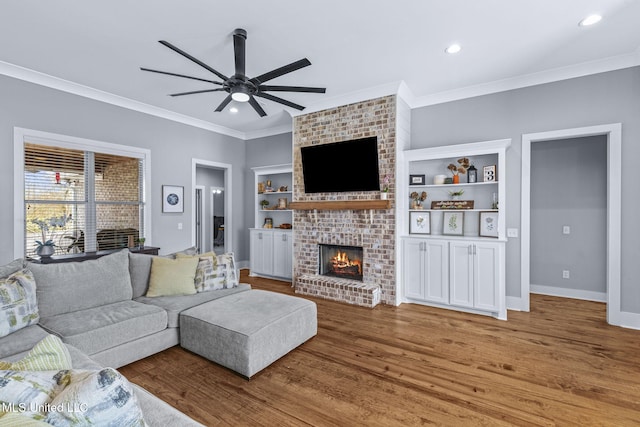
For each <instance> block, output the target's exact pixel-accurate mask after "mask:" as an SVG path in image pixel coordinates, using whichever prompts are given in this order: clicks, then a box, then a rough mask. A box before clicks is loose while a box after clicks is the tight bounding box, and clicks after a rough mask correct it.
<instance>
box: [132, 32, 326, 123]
mask: <svg viewBox="0 0 640 427" xmlns="http://www.w3.org/2000/svg"><path fill="white" fill-rule="evenodd" d="M246 40H247V32H246V31H245V30H243V29H241V28H238V29H236V30H235V31H234V32H233V50H234V54H235V55H234V56H235V65H236V69H235V71H236V72H235V74H234V75H233V76H231V77H227V76H225V75H224V74H222V73H220V72H218V71H216V70H214V69H213V68H211V67H210V66H208V65H207V64H205V63H204V62H202V61H200V60H199V59H197V58H195V57H193V56H191V55H189V54H188V53H187V52H185V51H183V50H181V49H179V48H178V47H176V46H174V45H172V44H171V43H169V42H168V41H165V40H160V41H159V43H161V44H162V45H164V46H166V47H168V48H169V49H171V50H173V51H174V52H176V53H179V54H180V55H182V56H184V57H185V58H187V59H189V60H191V61H193V62H195V63H196V64H198V65H199V66H201V67H202V68H204V69H206V70H208V71H210V72H212V73H213V74H215V75H216V76H217V77H218V78H220V79H221V80H222V81H221V82H218V81H214V80H207V79H201V78H199V77H193V76H186V75H184V74H176V73H170V72H168V71H160V70H152V69H150V68H144V67H140V69H141V70H142V71H149V72H152V73H159V74H166V75H168V76H174V77H182V78H185V79H192V80H199V81H202V82H206V83H211V84H214V85H218V86H220V87H217V88H215V89H203V90H194V91H190V92H181V93H173V94H171V95H170V96H184V95H193V94H196V93H206V92H222V91H224V92H227V93H228V94H229V95H228V96H227V97H226V98H225V99H224V101H222V102H221V103H220V105H218V108H216V112H220V111H222V110H224V108H225V107H226V106H227V105H228V104H229V103H230V102H231V100H234V101H238V102H249V104H250V105H251V106H252V107H253V109H254V110H256V112H257V113H258V114H259V115H260V117H264V116H266V115H267V113H265V111H264V110H263V109H262V107H261V106H260V104H258V101H256V99H255V97H256V96H258V97H260V98H264V99H268V100H269V101H273V102H277V103H280V104H283V105H286V106H288V107H291V108H295V109H297V110H304V107H303V106H302V105H298V104H296V103H293V102H291V101H287V100H286V99H282V98H279V97H277V96H274V95H271V94H269V93H266V92H310V93H325V91H326V88H323V87H305V86H270V85H265V84H263V83H264V82H267V81H269V80H273V79H275V78H276V77H280V76H282V75H284V74H288V73H291V72H293V71H296V70H299V69H300V68H304V67H307V66H309V65H311V62H310V61H309V60H308V59H307V58H304V59H301V60H299V61H296V62H292V63H291V64H288V65H285V66H282V67H280V68H276V69H275V70H272V71H269V72H267V73H264V74H261V75H259V76H258V77H254V78H252V79H250V78H248V77H247V76H246V75H245V71H244V68H245V41H246Z"/></svg>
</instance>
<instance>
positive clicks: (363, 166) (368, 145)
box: [300, 136, 380, 193]
mask: <svg viewBox="0 0 640 427" xmlns="http://www.w3.org/2000/svg"><path fill="white" fill-rule="evenodd" d="M300 153H301V155H302V176H303V180H304V192H305V193H333V192H346V191H380V174H379V172H378V138H377V137H375V136H374V137H370V138H363V139H354V140H350V141H342V142H335V143H330V144H321V145H310V146H307V147H302V148H301V149H300Z"/></svg>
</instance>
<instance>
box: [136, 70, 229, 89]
mask: <svg viewBox="0 0 640 427" xmlns="http://www.w3.org/2000/svg"><path fill="white" fill-rule="evenodd" d="M140 69H141V70H142V71H149V72H151V73H158V74H166V75H167V76H174V77H182V78H185V79H192V80H199V81H201V82H207V83H213V84H215V85H221V84H222V83H221V82H216V81H213V80H207V79H201V78H200V77H192V76H185V75H184V74H176V73H170V72H168V71H160V70H152V69H151V68H144V67H140Z"/></svg>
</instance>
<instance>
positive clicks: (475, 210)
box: [409, 209, 499, 212]
mask: <svg viewBox="0 0 640 427" xmlns="http://www.w3.org/2000/svg"><path fill="white" fill-rule="evenodd" d="M451 211H455V212H499V211H498V209H409V212H451Z"/></svg>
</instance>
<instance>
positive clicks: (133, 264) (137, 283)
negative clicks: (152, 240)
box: [129, 252, 156, 299]
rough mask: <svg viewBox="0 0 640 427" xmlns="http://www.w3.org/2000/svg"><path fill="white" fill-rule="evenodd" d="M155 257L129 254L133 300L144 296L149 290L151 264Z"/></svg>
mask: <svg viewBox="0 0 640 427" xmlns="http://www.w3.org/2000/svg"><path fill="white" fill-rule="evenodd" d="M155 257H156V256H155V255H147V254H135V253H133V252H131V253H129V275H130V276H131V287H132V288H133V296H132V298H133V299H136V298H138V297H141V296H143V295H144V294H146V293H147V289H148V288H149V276H150V275H151V262H152V261H153V258H155Z"/></svg>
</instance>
